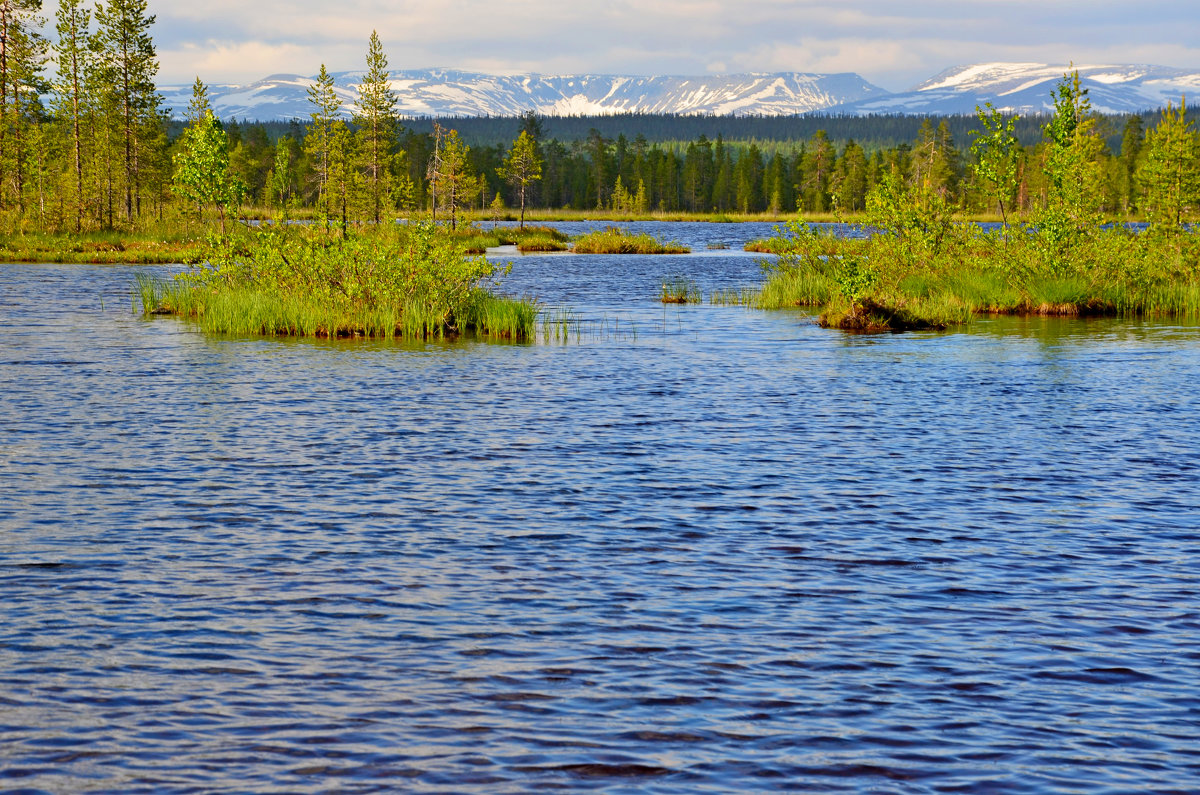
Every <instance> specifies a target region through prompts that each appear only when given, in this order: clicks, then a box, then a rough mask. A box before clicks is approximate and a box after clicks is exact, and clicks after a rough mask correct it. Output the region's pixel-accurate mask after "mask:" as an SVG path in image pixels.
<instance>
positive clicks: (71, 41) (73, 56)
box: [54, 0, 91, 232]
mask: <svg viewBox="0 0 1200 795" xmlns="http://www.w3.org/2000/svg"><path fill="white" fill-rule="evenodd" d="M55 21H56V24H55V32H56V33H57V34H58V43H57V44H56V45H55V46H54V54H55V61H56V62H57V63H58V74H57V77H56V79H55V82H54V109H55V112H56V114H57V115H58V118H59V119H60V120H62V121H64V122H65V123H66V124H68V125H69V126H70V129H71V165H72V167H73V168H72V171H73V173H74V177H75V180H74V196H73V197H72V198H73V199H74V201H73V202H72V204H73V210H72V213H71V214H72V216H73V217H74V220H75V231H76V232H79V231H81V230H82V228H83V216H84V205H85V201H86V200H85V194H84V186H83V164H84V152H83V147H84V137H85V131H86V129H87V128H86V126H85V124H86V120H87V103H88V98H87V97H86V95H85V94H84V87H85V81H86V79H87V73H88V70H89V68H90V60H91V51H90V49H89V48H88V27H89V25H90V24H91V12H90V11H89V10H88V9H86V8H84V7H83V0H59V3H58V12H57V13H56V15H55Z"/></svg>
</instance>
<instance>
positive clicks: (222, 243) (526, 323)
mask: <svg viewBox="0 0 1200 795" xmlns="http://www.w3.org/2000/svg"><path fill="white" fill-rule="evenodd" d="M505 272H507V271H506V270H505ZM496 274H497V270H496V267H495V265H493V264H492V263H490V262H488V261H487V260H486V259H484V258H482V257H472V256H469V255H467V254H465V253H464V251H463V246H462V245H461V243H460V242H459V241H458V240H456V239H455V238H454V237H452V236H450V235H447V234H446V233H445V232H444V230H442V229H440V228H438V227H436V226H434V225H432V224H428V223H418V224H409V225H403V226H398V227H395V228H380V229H377V230H375V231H373V232H372V233H371V234H369V235H347V236H341V235H339V234H336V233H333V232H330V231H327V230H324V229H322V228H318V227H311V228H297V227H282V228H264V229H258V230H252V231H249V232H248V233H245V234H241V235H238V236H233V237H221V238H214V239H213V240H212V241H211V242H210V246H209V250H208V251H207V255H206V256H205V258H204V260H203V262H201V263H200V264H198V265H196V266H193V267H192V268H191V270H190V271H189V272H187V273H183V274H180V275H179V276H178V277H176V278H175V279H174V280H172V281H167V282H164V281H161V280H155V279H152V278H149V277H142V278H139V283H140V285H139V286H140V292H141V298H142V306H143V311H144V312H145V313H146V314H175V315H182V316H185V317H190V318H194V319H195V320H196V321H197V322H198V323H199V324H200V326H201V327H202V328H203V329H204V330H205V331H209V332H213V333H220V334H255V335H257V334H264V335H295V336H307V337H357V336H365V337H384V338H391V337H408V338H418V339H420V338H426V337H445V336H452V335H456V334H461V333H467V332H470V333H475V334H478V335H481V336H486V337H493V338H502V339H526V338H528V337H530V336H531V335H532V333H533V331H534V321H535V319H536V316H537V305H536V303H535V302H533V301H532V300H527V299H511V298H504V297H500V296H496V295H494V294H493V293H491V292H490V291H489V290H487V289H486V288H485V286H484V285H485V284H486V283H487V282H488V281H489V280H491V279H492V278H493V277H494V276H496Z"/></svg>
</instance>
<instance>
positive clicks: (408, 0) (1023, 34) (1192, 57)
mask: <svg viewBox="0 0 1200 795" xmlns="http://www.w3.org/2000/svg"><path fill="white" fill-rule="evenodd" d="M55 6H56V3H55V0H46V3H45V13H46V16H47V17H48V18H49V19H50V25H49V27H50V28H51V29H52V28H53V14H54V9H55ZM149 11H150V13H151V14H155V15H156V16H157V21H156V23H155V25H154V26H153V28H152V29H151V34H152V36H153V37H154V41H155V44H156V45H157V47H158V54H159V59H160V69H159V82H160V84H164V85H167V84H173V83H184V84H188V83H191V82H192V80H193V79H194V78H195V77H197V76H199V77H200V78H201V79H202V80H203V81H204V82H206V83H226V82H229V83H248V82H252V81H254V80H257V79H259V78H262V77H266V76H267V75H270V74H275V73H280V72H287V73H296V74H302V75H313V74H316V72H317V71H318V69H319V68H320V65H321V64H322V63H324V64H325V65H326V66H327V68H328V69H329V71H331V72H337V71H345V70H351V69H361V68H363V66H364V61H365V57H366V50H367V40H368V38H369V37H370V35H371V31H372V30H376V31H378V33H379V37H380V39H381V40H382V42H383V46H384V50H385V52H386V53H387V56H388V62H389V66H390V67H391V69H393V70H400V69H425V68H432V67H442V68H451V69H462V70H466V71H479V72H489V73H494V74H520V73H526V72H538V73H542V74H584V73H591V74H633V75H642V74H655V75H663V74H670V75H706V74H730V73H744V72H818V73H833V72H857V73H858V74H860V75H862V76H863V77H865V78H866V79H867V80H868V81H870V82H872V83H875V84H876V85H878V86H880V87H882V88H885V89H888V90H891V91H902V90H905V89H908V88H911V87H913V86H914V85H916V84H917V83H920V82H921V81H923V80H925V79H927V78H929V77H932V76H933V75H935V74H937V73H938V72H941V71H942V70H944V69H947V68H949V67H952V66H959V65H965V64H973V63H980V62H985V61H1021V62H1037V63H1052V64H1058V63H1062V64H1065V63H1067V62H1069V61H1073V62H1075V63H1076V64H1079V65H1087V64H1110V63H1120V64H1127V63H1146V64H1157V65H1163V66H1174V67H1181V68H1187V69H1200V1H1198V0H1134V1H1133V2H1131V1H1130V0H1122V1H1121V2H1108V1H1107V0H1092V1H1091V2H1059V1H1058V0H1006V1H1005V2H1000V1H999V0H955V1H954V2H947V1H943V0H910V1H909V2H906V3H905V2H897V1H896V0H864V1H859V2H853V1H852V2H840V3H839V2H837V0H820V1H819V2H816V1H812V0H743V1H742V2H738V0H725V1H724V2H717V1H716V0H599V1H596V0H487V1H486V2H479V1H478V0H437V1H436V2H434V1H433V0H287V1H286V2H283V1H282V0H249V2H248V1H247V0H198V1H197V0H149Z"/></svg>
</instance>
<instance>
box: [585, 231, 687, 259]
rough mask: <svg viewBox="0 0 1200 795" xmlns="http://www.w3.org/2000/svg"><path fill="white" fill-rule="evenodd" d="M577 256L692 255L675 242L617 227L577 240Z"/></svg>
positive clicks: (591, 233) (685, 247) (592, 233)
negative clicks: (663, 240)
mask: <svg viewBox="0 0 1200 795" xmlns="http://www.w3.org/2000/svg"><path fill="white" fill-rule="evenodd" d="M572 250H573V251H574V252H575V253H576V254H690V253H691V249H690V248H688V247H687V246H685V245H683V244H682V243H677V242H674V241H671V242H667V243H663V242H662V241H660V240H658V239H657V238H655V237H654V236H653V235H648V234H634V233H632V232H629V231H626V230H624V229H619V228H618V227H615V226H609V227H606V228H604V229H600V230H597V231H595V232H588V233H587V234H586V235H582V236H580V237H578V238H576V239H575V245H574V247H573V248H572Z"/></svg>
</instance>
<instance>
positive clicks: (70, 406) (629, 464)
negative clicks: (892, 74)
mask: <svg viewBox="0 0 1200 795" xmlns="http://www.w3.org/2000/svg"><path fill="white" fill-rule="evenodd" d="M685 242H687V241H685ZM135 272H136V270H135V269H133V268H125V267H90V266H46V265H42V266H38V265H20V266H18V265H6V266H0V333H2V336H0V387H2V389H3V394H4V399H3V401H2V402H0V493H2V494H3V495H4V498H3V500H0V594H3V601H2V602H0V604H2V607H0V617H2V618H3V621H0V777H2V783H0V789H3V788H8V789H12V790H15V791H31V792H33V791H43V792H63V793H67V792H84V791H111V792H118V791H119V792H190V791H205V792H219V791H228V792H244V791H264V792H265V791H345V792H375V791H411V792H424V791H436V792H448V791H452V792H479V793H494V792H528V791H532V790H543V789H549V790H556V789H557V790H565V791H586V790H600V791H609V792H706V791H707V792H730V791H743V792H760V791H771V790H783V791H797V790H800V791H853V792H860V791H864V790H873V791H884V792H955V791H989V792H1081V791H1086V792H1134V791H1146V792H1164V791H1179V792H1186V791H1197V790H1200V751H1198V750H1197V749H1200V685H1198V684H1197V683H1198V682H1200V643H1198V641H1200V593H1198V592H1200V575H1198V574H1197V572H1198V571H1200V565H1198V563H1200V554H1198V550H1200V529H1198V528H1200V520H1198V519H1197V517H1198V516H1200V496H1198V495H1200V472H1198V469H1197V468H1198V464H1197V457H1196V455H1195V451H1196V450H1197V449H1198V448H1200V430H1198V429H1200V424H1198V423H1197V417H1198V416H1200V414H1198V409H1200V329H1197V328H1196V327H1195V326H1181V325H1176V324H1172V323H1160V322H1124V321H1112V320H1091V321H1082V320H1070V319H1030V320H1018V319H996V320H984V321H981V322H979V323H978V324H976V326H975V327H974V328H973V329H972V330H971V331H970V332H968V333H956V334H940V335H939V334H908V335H894V336H881V337H852V336H846V335H843V334H841V333H838V332H832V331H826V330H822V329H819V328H817V327H816V326H815V325H814V324H813V322H812V319H811V317H809V316H808V315H806V314H804V313H798V312H778V313H761V312H755V311H750V310H746V309H742V308H739V307H713V306H707V305H705V306H684V307H667V308H664V307H663V306H662V305H660V304H657V303H656V302H655V298H656V296H657V291H658V285H659V281H660V280H661V278H662V277H663V276H664V275H667V274H672V273H681V274H684V275H687V276H688V277H690V278H694V279H696V280H697V281H698V282H699V283H700V284H701V285H702V286H703V288H704V289H705V290H706V291H708V290H711V289H713V288H714V287H724V286H737V285H745V284H751V283H753V282H754V281H755V280H756V279H757V278H758V265H757V264H756V260H755V259H754V258H751V257H747V256H745V255H743V254H741V253H739V252H737V251H731V252H728V253H727V254H725V255H721V254H720V253H705V254H703V255H702V256H695V257H690V258H689V257H682V258H680V257H675V258H671V257H647V258H628V257H626V258H620V257H582V256H572V257H561V256H560V257H553V256H544V257H521V258H517V259H516V260H515V264H514V270H513V273H512V276H511V277H510V281H509V282H508V283H507V287H506V289H510V290H512V291H513V292H517V293H524V292H531V293H536V294H537V295H539V297H541V298H542V300H543V301H545V302H546V303H547V304H548V305H551V306H560V305H564V306H569V307H571V308H572V309H573V310H574V311H575V312H576V314H577V316H578V317H579V318H581V319H583V320H584V321H585V323H584V324H583V325H581V326H580V332H579V333H578V335H576V336H574V337H572V338H571V340H570V342H568V343H566V344H563V343H561V342H559V343H554V342H547V341H539V342H538V343H536V344H531V345H497V344H485V343H476V342H470V341H459V342H454V343H438V342H434V343H416V344H414V343H381V342H379V343H376V342H365V343H364V342H361V341H360V342H345V341H343V342H312V341H295V340H262V339H229V338H224V339H219V338H209V337H205V336H203V335H201V334H199V333H198V332H196V331H195V330H194V328H192V327H191V326H190V325H189V324H187V323H186V322H182V321H179V320H176V319H171V318H157V319H153V320H143V319H141V318H140V317H137V316H134V315H132V314H130V312H129V292H130V285H131V284H132V282H133V274H134V273H135Z"/></svg>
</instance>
